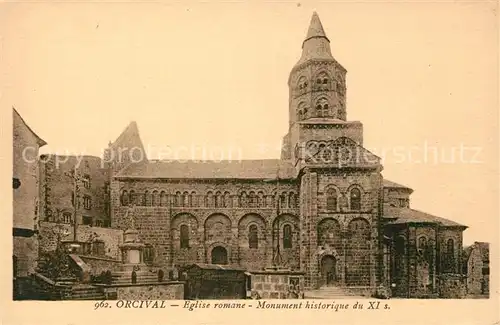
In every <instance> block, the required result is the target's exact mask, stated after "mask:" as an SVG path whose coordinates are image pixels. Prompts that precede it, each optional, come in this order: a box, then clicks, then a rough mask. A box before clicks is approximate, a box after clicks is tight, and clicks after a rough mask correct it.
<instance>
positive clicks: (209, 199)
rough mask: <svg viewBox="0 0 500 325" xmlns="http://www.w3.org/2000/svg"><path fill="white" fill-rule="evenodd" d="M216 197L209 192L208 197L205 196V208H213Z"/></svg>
mask: <svg viewBox="0 0 500 325" xmlns="http://www.w3.org/2000/svg"><path fill="white" fill-rule="evenodd" d="M213 200H214V195H213V193H212V191H208V193H207V196H205V207H206V208H212V207H213Z"/></svg>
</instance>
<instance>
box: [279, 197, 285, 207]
mask: <svg viewBox="0 0 500 325" xmlns="http://www.w3.org/2000/svg"><path fill="white" fill-rule="evenodd" d="M280 208H286V193H281V195H280Z"/></svg>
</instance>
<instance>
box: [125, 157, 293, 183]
mask: <svg viewBox="0 0 500 325" xmlns="http://www.w3.org/2000/svg"><path fill="white" fill-rule="evenodd" d="M278 171H279V178H281V179H290V178H294V176H295V170H294V167H293V165H292V163H291V162H288V161H284V160H280V159H262V160H224V161H220V162H218V161H208V160H207V161H196V160H189V161H170V160H156V161H154V160H152V161H149V162H148V163H144V164H131V165H129V166H127V167H125V168H124V169H123V170H121V171H120V172H119V173H118V174H117V175H116V177H117V178H128V177H130V178H145V179H154V178H171V179H182V178H192V179H275V178H277V175H278Z"/></svg>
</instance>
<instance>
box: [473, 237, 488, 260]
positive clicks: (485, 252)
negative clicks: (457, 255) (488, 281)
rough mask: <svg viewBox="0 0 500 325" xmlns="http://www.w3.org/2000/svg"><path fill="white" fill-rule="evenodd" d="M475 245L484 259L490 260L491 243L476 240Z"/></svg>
mask: <svg viewBox="0 0 500 325" xmlns="http://www.w3.org/2000/svg"><path fill="white" fill-rule="evenodd" d="M474 245H475V246H476V247H478V248H479V250H480V251H481V255H482V257H483V261H489V260H490V244H489V243H486V242H475V243H474Z"/></svg>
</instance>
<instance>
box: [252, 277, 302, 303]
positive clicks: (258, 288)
mask: <svg viewBox="0 0 500 325" xmlns="http://www.w3.org/2000/svg"><path fill="white" fill-rule="evenodd" d="M251 290H252V297H257V298H262V299H301V298H302V296H303V293H304V273H302V272H296V271H272V270H270V271H257V272H252V276H251Z"/></svg>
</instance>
